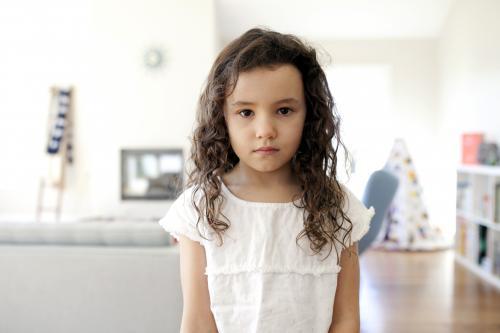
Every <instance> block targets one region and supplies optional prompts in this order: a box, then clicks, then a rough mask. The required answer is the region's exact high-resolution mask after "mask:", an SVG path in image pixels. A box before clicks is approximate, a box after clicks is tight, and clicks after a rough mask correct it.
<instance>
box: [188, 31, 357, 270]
mask: <svg viewBox="0 0 500 333" xmlns="http://www.w3.org/2000/svg"><path fill="white" fill-rule="evenodd" d="M284 64H291V65H293V66H295V67H296V68H297V69H298V70H299V71H300V73H301V76H302V81H303V87H304V95H305V101H306V119H305V123H304V128H303V134H302V139H301V143H300V145H299V148H298V150H297V152H296V154H295V156H294V157H293V159H292V161H291V165H292V172H294V174H295V175H296V177H297V180H298V182H299V184H300V187H301V193H300V195H299V197H300V198H301V201H300V206H297V207H298V208H303V209H304V215H303V216H304V229H303V230H302V231H301V232H300V233H299V235H297V238H296V242H298V240H299V239H300V238H301V237H304V236H307V237H308V239H309V240H310V248H311V250H313V252H314V253H315V254H318V253H319V252H320V251H321V250H322V249H323V247H324V246H326V245H327V244H329V245H330V249H329V251H328V254H327V256H326V257H328V256H329V255H330V253H331V251H332V247H333V245H334V243H335V242H339V243H340V244H341V245H342V249H344V248H347V246H346V245H345V243H344V241H345V239H346V237H348V236H349V235H350V233H351V231H352V222H351V220H350V219H349V217H348V216H347V214H346V213H345V212H344V210H343V209H342V207H343V203H344V200H345V193H344V191H343V190H342V188H341V186H340V183H339V182H338V180H337V152H338V149H339V147H342V148H343V149H344V152H345V154H346V156H348V151H347V149H346V147H345V145H344V144H343V142H342V141H341V139H340V118H339V116H338V113H337V110H336V107H335V103H334V100H333V97H332V94H331V92H330V89H329V88H328V82H327V79H326V76H325V73H324V72H323V70H322V68H321V66H320V64H319V62H318V59H317V54H316V50H315V49H314V48H313V47H311V46H308V45H306V44H305V43H304V42H302V41H301V40H300V39H299V38H298V37H296V36H294V35H289V34H281V33H278V32H275V31H272V30H269V29H264V28H254V29H250V30H248V31H247V32H245V33H244V34H243V35H241V36H240V37H239V38H237V39H235V40H234V41H232V42H231V43H229V44H228V45H227V46H226V47H225V48H224V49H223V50H222V51H221V52H220V54H219V55H218V56H217V58H216V60H215V62H214V64H213V66H212V68H211V70H210V72H209V75H208V78H207V81H206V83H205V87H204V89H203V92H202V94H201V96H200V98H199V105H198V110H197V117H196V123H197V124H196V127H195V129H194V132H193V136H192V138H191V141H192V148H191V156H190V162H192V163H193V169H192V171H191V172H189V173H188V181H187V184H186V188H187V187H191V186H192V187H193V192H192V198H191V199H192V201H193V204H194V207H195V209H196V211H197V212H198V216H199V218H198V222H197V228H198V225H199V223H200V220H201V216H204V217H205V222H206V223H208V225H209V226H210V228H211V229H212V230H213V231H215V233H216V234H217V236H218V239H219V240H220V242H221V244H222V242H223V241H222V234H223V233H224V231H225V230H226V229H228V228H229V226H230V221H229V220H228V219H227V217H226V216H224V215H223V214H222V212H221V205H222V203H223V202H224V197H223V196H221V195H220V194H221V188H222V184H221V179H220V178H219V175H221V174H224V173H225V172H227V171H229V170H231V169H232V168H233V167H234V166H235V165H236V164H237V163H238V162H239V158H238V156H237V155H236V154H235V152H234V150H233V149H232V147H231V144H230V140H229V134H228V129H227V127H226V123H225V119H224V112H223V105H224V101H225V99H226V97H227V96H229V95H231V93H232V91H233V89H234V87H235V85H236V82H237V80H238V76H239V73H242V72H245V71H250V70H252V69H255V68H257V67H261V68H262V67H264V68H273V67H275V66H279V65H284ZM332 141H335V143H334V144H333V143H332ZM348 160H349V159H346V163H347V161H348ZM198 191H202V192H201V193H202V195H201V196H200V197H201V199H200V200H199V202H197V200H195V197H196V196H197V192H198ZM306 211H307V212H308V213H309V214H306ZM306 215H307V216H306ZM219 217H223V218H224V219H225V221H224V220H222V219H219ZM342 219H344V220H346V221H347V222H348V223H349V224H350V226H349V228H347V229H346V228H345V227H344V226H342V223H338V220H340V221H342ZM340 229H342V230H343V231H345V235H344V238H343V239H342V240H339V239H338V238H337V232H338V231H339V230H340ZM198 232H199V233H200V231H199V230H198ZM200 235H201V233H200ZM201 236H202V237H204V236H203V235H201ZM204 238H205V237H204ZM205 239H207V238H205ZM335 249H336V252H337V263H338V262H339V253H338V251H337V248H336V247H335ZM326 257H325V258H326Z"/></svg>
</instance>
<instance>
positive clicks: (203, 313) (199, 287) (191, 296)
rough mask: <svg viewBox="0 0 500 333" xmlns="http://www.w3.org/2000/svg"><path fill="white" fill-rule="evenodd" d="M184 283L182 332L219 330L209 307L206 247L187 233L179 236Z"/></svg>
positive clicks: (204, 332)
mask: <svg viewBox="0 0 500 333" xmlns="http://www.w3.org/2000/svg"><path fill="white" fill-rule="evenodd" d="M179 246H180V248H179V250H180V270H181V284H182V299H183V303H184V304H183V309H182V323H181V333H192V332H197V333H198V332H203V333H216V332H217V326H216V325H215V319H214V317H213V314H212V311H211V310H210V295H209V293H208V282H207V277H206V275H205V266H206V258H205V249H204V248H203V246H202V245H200V243H198V242H195V241H193V240H191V239H189V238H187V237H185V236H182V235H181V236H180V237H179Z"/></svg>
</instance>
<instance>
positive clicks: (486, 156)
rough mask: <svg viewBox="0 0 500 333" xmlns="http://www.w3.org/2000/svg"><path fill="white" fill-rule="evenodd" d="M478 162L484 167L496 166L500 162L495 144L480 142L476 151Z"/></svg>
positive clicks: (499, 152)
mask: <svg viewBox="0 0 500 333" xmlns="http://www.w3.org/2000/svg"><path fill="white" fill-rule="evenodd" d="M477 159H478V161H479V163H480V164H484V165H498V164H499V161H500V151H499V150H498V146H497V144H496V143H495V142H481V144H480V145H479V151H478V157H477Z"/></svg>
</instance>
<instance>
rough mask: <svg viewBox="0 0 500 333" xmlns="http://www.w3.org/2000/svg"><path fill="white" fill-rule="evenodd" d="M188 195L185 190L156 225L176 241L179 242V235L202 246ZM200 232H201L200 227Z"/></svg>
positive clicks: (195, 217) (195, 215) (188, 191)
mask: <svg viewBox="0 0 500 333" xmlns="http://www.w3.org/2000/svg"><path fill="white" fill-rule="evenodd" d="M190 193H191V191H190V190H189V189H188V190H185V191H184V192H183V193H182V194H181V195H180V196H179V197H178V198H177V199H176V200H175V201H174V202H173V203H172V205H171V206H170V208H169V210H168V212H167V213H166V215H165V216H164V217H163V218H162V219H161V220H160V221H159V222H158V223H159V224H160V225H161V226H162V227H163V229H165V230H166V231H167V232H169V233H170V234H171V235H172V236H173V237H174V238H175V239H177V240H179V235H184V236H186V237H188V238H189V239H191V240H193V241H196V242H199V243H200V244H201V245H203V238H202V237H201V236H200V234H199V233H198V229H197V227H196V223H197V221H198V218H197V213H196V210H195V208H194V206H193V203H192V200H191V195H190ZM200 224H201V223H200ZM200 230H201V231H202V232H203V230H202V229H201V227H200Z"/></svg>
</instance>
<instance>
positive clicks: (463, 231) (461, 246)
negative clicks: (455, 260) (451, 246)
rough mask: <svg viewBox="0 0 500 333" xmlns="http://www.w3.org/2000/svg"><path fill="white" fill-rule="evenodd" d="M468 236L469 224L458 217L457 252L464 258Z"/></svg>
mask: <svg viewBox="0 0 500 333" xmlns="http://www.w3.org/2000/svg"><path fill="white" fill-rule="evenodd" d="M466 235H467V223H466V221H465V220H464V219H463V218H461V217H457V231H456V240H455V250H456V251H457V253H459V254H460V255H461V256H462V257H465V239H466Z"/></svg>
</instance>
